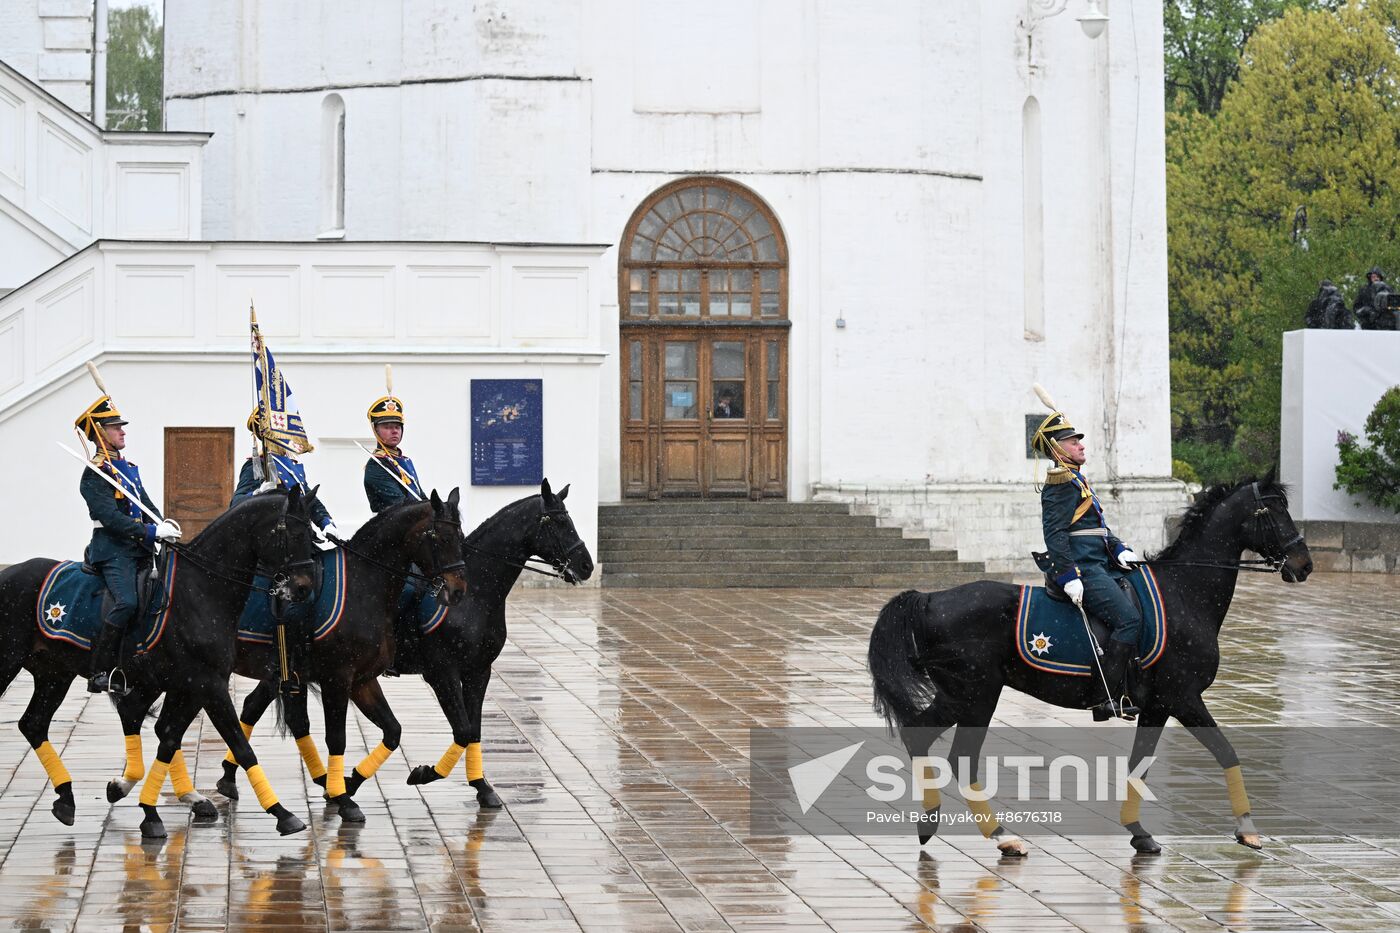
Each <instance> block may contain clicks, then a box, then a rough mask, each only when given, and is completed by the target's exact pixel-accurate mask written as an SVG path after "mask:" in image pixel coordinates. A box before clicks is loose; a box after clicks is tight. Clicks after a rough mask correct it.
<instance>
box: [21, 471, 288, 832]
mask: <svg viewBox="0 0 1400 933" xmlns="http://www.w3.org/2000/svg"><path fill="white" fill-rule="evenodd" d="M314 552H315V551H314V545H313V543H312V540H311V532H310V526H309V524H308V518H307V509H306V505H305V502H304V501H303V500H302V498H301V497H300V495H298V494H297V493H296V492H293V493H291V494H290V495H287V494H283V493H273V494H270V495H265V496H257V497H254V498H252V499H249V500H248V501H247V502H244V503H241V504H240V505H239V506H237V507H236V508H233V509H231V510H229V511H228V512H226V513H224V514H223V515H221V516H219V517H218V518H217V519H215V520H214V521H213V522H211V523H210V524H209V527H207V528H206V529H204V531H202V532H201V533H200V534H199V535H198V536H196V537H195V538H194V540H193V541H191V542H190V543H189V544H187V545H180V546H178V547H177V548H176V553H175V555H174V556H173V557H171V558H170V560H171V561H172V562H173V567H174V570H173V571H172V572H173V575H174V576H173V583H172V584H171V585H170V589H169V597H168V598H169V605H168V609H167V610H165V611H164V612H163V618H164V622H163V627H162V628H161V629H160V630H159V633H158V635H157V636H156V638H155V640H154V642H153V643H152V644H151V645H150V647H149V648H147V649H145V650H143V651H139V652H137V653H136V654H134V655H132V656H129V657H127V658H125V659H124V661H123V665H122V666H123V668H124V669H125V670H126V671H127V673H128V675H129V677H130V678H131V681H132V683H133V684H134V685H136V686H137V687H138V688H147V689H149V688H155V689H157V692H166V693H168V694H169V698H168V699H167V701H166V703H165V706H164V708H163V709H162V711H161V714H160V717H159V719H158V720H157V721H156V727H155V729H156V735H157V737H158V738H159V739H160V747H159V749H158V751H157V753H156V762H155V764H154V765H153V766H152V768H151V771H150V774H149V775H148V776H147V779H146V784H145V786H144V787H143V788H142V791H141V809H142V811H143V813H144V819H143V820H142V822H141V834H142V835H143V836H145V837H147V838H160V837H163V836H164V835H165V827H164V825H163V824H162V822H161V819H160V815H159V813H158V812H157V810H156V801H157V800H158V799H159V797H160V792H161V788H162V787H163V786H164V783H165V778H166V776H167V774H169V773H171V772H172V771H174V772H176V775H177V781H176V784H177V786H176V791H177V793H179V794H180V795H181V796H182V797H183V796H185V795H186V794H187V793H191V792H193V784H192V783H189V780H188V772H187V770H186V769H185V768H184V760H183V757H184V756H183V755H182V754H181V753H180V740H181V739H182V738H183V737H184V734H185V730H186V729H187V728H188V727H189V724H190V722H191V721H192V720H193V719H194V717H195V716H196V715H198V713H199V711H200V710H201V709H202V710H204V711H205V712H206V713H208V715H209V719H210V722H211V723H213V725H214V728H216V729H218V730H219V734H220V736H222V737H223V739H224V741H225V742H228V743H229V745H230V747H232V748H233V749H234V754H235V756H236V757H237V760H238V764H239V765H240V766H241V767H243V768H244V769H245V770H246V771H247V772H248V777H249V780H251V781H252V783H253V786H254V787H255V788H257V789H258V802H259V803H260V804H262V806H263V808H264V809H265V810H266V811H267V812H268V813H270V814H272V815H273V816H274V817H275V818H276V819H277V829H278V831H279V832H281V833H282V834H283V835H286V834H287V833H294V832H299V831H301V830H303V829H305V828H306V826H305V824H303V823H302V821H301V820H299V819H298V818H297V817H296V816H295V815H293V814H292V813H291V811H289V810H288V809H287V808H286V807H284V806H282V804H280V803H279V802H278V800H277V795H276V794H275V793H274V792H273V790H272V788H271V786H270V785H269V784H268V782H267V778H266V777H265V776H264V775H263V773H262V768H261V767H260V766H259V765H258V759H257V756H256V755H254V754H253V749H252V747H251V746H250V745H249V744H248V742H247V740H246V739H245V738H244V737H243V733H242V731H241V730H240V729H239V728H238V717H237V715H236V714H235V712H234V709H233V701H232V700H231V699H230V698H229V693H228V678H229V674H230V673H231V672H232V670H233V660H234V651H235V647H234V646H235V641H236V633H237V625H238V617H239V614H240V613H241V612H242V609H243V604H244V603H246V602H247V601H248V593H249V590H250V587H251V586H252V585H253V576H254V571H255V569H256V568H257V567H258V566H266V567H271V568H279V569H280V572H279V574H278V578H277V582H276V585H277V587H278V588H279V590H280V592H282V593H283V595H284V596H286V597H287V598H289V599H292V600H294V601H295V600H302V599H305V598H306V597H307V596H308V595H309V594H310V592H311V588H312V585H313V583H314V579H313V576H312V565H311V560H310V557H311V555H312V554H314ZM58 563H59V562H58V561H55V560H50V559H47V558H34V559H31V560H27V561H25V562H24V563H21V564H16V565H15V566H13V567H9V568H7V569H6V570H4V571H2V572H0V690H3V689H4V688H5V687H8V686H9V685H10V683H11V681H13V680H14V678H15V676H16V675H17V674H18V673H19V671H20V669H21V668H24V669H26V670H28V671H29V672H30V673H31V674H32V675H33V677H34V694H33V696H32V697H31V698H30V700H29V706H28V708H27V709H26V710H25V712H24V715H23V716H22V717H21V718H20V721H19V728H20V732H22V733H23V734H24V737H25V738H26V739H27V740H28V741H29V744H30V746H31V747H33V748H34V749H35V751H36V753H37V754H38V755H39V758H40V761H41V762H42V763H43V764H44V768H45V770H46V771H47V772H48V776H49V780H50V782H51V783H52V784H53V785H54V791H55V793H56V794H57V795H58V799H57V800H56V801H55V802H54V804H53V813H54V816H56V817H58V819H59V820H60V821H61V822H63V823H65V824H67V825H70V826H71V825H72V824H73V819H74V815H75V807H74V803H73V785H72V777H71V776H70V775H69V774H68V770H67V769H66V768H65V767H64V766H63V762H62V761H61V760H60V759H59V757H58V755H57V753H56V752H54V751H53V748H52V746H50V745H49V742H48V728H49V723H50V721H51V720H52V719H53V715H54V712H55V711H56V710H57V709H58V707H59V705H60V704H61V703H62V702H63V698H64V697H65V696H66V695H67V694H68V687H69V685H70V684H71V683H72V680H73V678H74V677H86V676H87V674H88V670H89V667H90V659H89V652H88V649H86V648H83V647H81V646H79V645H76V644H71V643H69V642H66V641H60V640H56V639H50V638H47V637H45V636H44V635H43V634H41V632H40V630H39V626H38V624H37V622H36V615H35V613H36V603H37V600H38V597H39V592H40V589H41V588H42V586H43V584H44V581H45V579H46V578H47V577H48V576H49V573H50V571H51V570H53V568H54V567H55V566H56V565H57V564H58ZM143 621H144V620H143ZM139 624H141V622H136V623H133V625H139ZM143 712H144V710H143ZM134 739H135V747H136V760H137V762H138V764H139V762H140V760H141V759H140V742H141V736H140V731H139V725H138V729H137V732H136V735H135V736H134ZM131 748H132V739H131V738H130V737H129V738H128V740H127V749H128V753H130V750H131ZM128 759H130V754H128ZM127 773H128V774H130V767H129V765H128V772H127ZM181 775H183V777H181ZM140 776H141V775H140V774H137V775H136V777H135V778H133V779H132V781H131V784H133V785H134V784H135V781H136V780H137V779H139V778H140ZM182 784H183V785H185V786H183V787H182V786H181V785H182ZM128 789H129V788H128ZM109 797H110V793H109ZM205 807H207V808H208V809H204V810H202V812H198V813H197V815H199V816H201V817H204V818H208V817H209V816H211V815H212V816H213V817H215V818H217V813H214V812H212V805H209V804H208V802H207V801H205Z"/></svg>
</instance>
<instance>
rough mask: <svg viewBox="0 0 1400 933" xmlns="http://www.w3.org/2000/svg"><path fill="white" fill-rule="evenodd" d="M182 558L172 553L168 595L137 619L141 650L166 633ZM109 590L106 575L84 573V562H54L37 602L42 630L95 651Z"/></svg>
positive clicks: (165, 582) (166, 587) (163, 586)
mask: <svg viewBox="0 0 1400 933" xmlns="http://www.w3.org/2000/svg"><path fill="white" fill-rule="evenodd" d="M178 561H179V555H171V559H170V567H169V571H168V572H167V574H166V577H165V580H163V581H162V583H161V589H162V590H164V597H163V598H158V599H153V600H152V602H153V606H152V609H150V610H148V611H147V612H146V613H145V615H143V616H142V618H141V620H140V621H139V622H138V623H136V624H137V626H138V631H137V640H136V651H137V653H140V652H143V651H150V650H151V649H152V648H153V647H155V645H156V643H157V642H159V641H160V638H161V636H162V635H163V634H165V623H166V622H167V621H168V620H169V618H170V594H171V593H173V592H174V591H175V569H176V565H177V563H178ZM106 593H107V588H106V587H105V586H104V585H103V583H102V578H101V577H99V576H94V575H93V574H90V573H83V566H82V564H81V563H79V562H78V561H75V560H61V561H59V562H58V563H57V564H54V566H53V569H51V570H50V571H49V574H48V576H46V577H45V578H44V583H43V585H42V586H41V587H39V599H38V601H37V603H36V605H35V611H34V615H35V621H36V622H37V623H38V625H39V632H40V634H42V635H43V636H44V637H45V638H51V639H53V640H54V641H63V642H67V643H68V644H70V645H76V646H77V647H79V648H82V649H84V650H87V651H91V650H92V641H93V639H94V638H96V637H97V632H98V630H99V629H100V628H101V626H102V598H103V596H105V595H106ZM152 610H153V611H152Z"/></svg>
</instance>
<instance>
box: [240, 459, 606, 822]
mask: <svg viewBox="0 0 1400 933" xmlns="http://www.w3.org/2000/svg"><path fill="white" fill-rule="evenodd" d="M568 494H569V487H568V486H565V487H564V488H563V489H561V490H560V491H559V494H558V495H557V496H556V495H555V494H554V493H553V491H552V490H551V489H550V486H549V480H547V479H546V480H544V481H543V482H542V483H541V484H540V494H539V495H538V496H527V497H526V498H524V499H520V500H518V501H516V502H512V503H511V504H510V505H508V506H506V507H505V508H503V509H501V510H500V511H499V512H497V513H496V514H495V515H493V516H492V517H491V518H489V519H487V520H486V521H485V522H482V524H481V525H480V526H479V527H478V528H477V529H476V530H475V531H473V532H472V533H471V535H470V536H469V537H468V538H467V539H466V541H465V542H464V543H463V550H464V554H465V560H466V576H467V579H469V580H470V581H471V585H470V588H469V591H468V593H467V597H466V599H464V600H462V601H461V602H460V603H458V604H455V605H453V607H452V608H451V609H450V610H449V611H448V614H447V617H446V619H444V620H443V622H442V623H441V624H440V625H439V626H438V627H437V628H435V629H433V631H432V632H430V633H429V634H427V635H422V636H420V635H417V634H416V633H414V632H412V631H408V632H402V631H401V632H400V635H402V636H403V637H402V638H401V639H398V640H397V641H396V642H391V643H390V647H391V650H392V649H393V648H394V647H397V648H398V653H397V657H396V658H395V660H394V666H395V669H396V670H397V671H399V672H400V673H409V674H412V673H421V674H422V675H423V679H424V680H426V681H427V682H428V685H429V686H430V687H432V688H433V692H434V693H435V694H436V695H437V698H438V703H439V704H440V705H441V706H442V711H443V714H444V715H446V716H447V721H448V723H449V724H450V725H451V727H452V743H453V744H452V746H451V747H450V748H449V749H448V751H447V752H446V753H445V754H444V755H443V757H442V759H441V760H440V761H439V762H438V764H437V765H436V766H432V765H420V766H419V767H417V768H414V769H413V772H412V773H411V774H410V776H409V779H408V783H410V784H427V783H429V782H431V781H436V780H438V779H440V778H443V777H446V776H447V775H449V774H451V772H452V769H453V767H454V766H455V765H456V763H457V760H458V759H459V758H461V757H462V756H463V754H465V755H466V759H467V761H466V768H467V779H468V781H469V782H470V783H471V785H472V786H473V787H474V788H475V789H476V792H477V801H478V802H479V803H480V805H481V806H483V807H486V808H488V809H492V808H498V807H500V806H501V805H502V804H501V798H500V797H499V796H497V794H496V792H495V790H494V789H493V788H492V787H491V785H490V783H489V782H488V781H487V780H486V777H485V774H484V773H483V772H482V764H481V706H482V703H483V701H484V700H485V698H486V684H487V681H489V680H490V678H491V665H492V664H493V663H495V660H496V658H497V656H499V655H500V653H501V648H502V647H504V646H505V642H506V611H505V605H506V596H508V595H509V594H510V591H511V588H512V587H513V586H514V585H515V581H516V580H517V579H519V577H520V574H521V572H522V571H523V570H524V569H525V567H526V561H528V560H529V559H530V558H531V557H540V558H542V559H544V560H545V561H547V562H548V563H549V564H551V565H552V566H553V567H554V569H555V571H556V572H557V573H558V574H559V576H561V577H562V578H563V579H564V580H566V581H567V582H569V583H571V584H572V583H577V582H579V581H581V580H587V579H588V578H589V576H591V575H592V573H593V558H592V557H591V556H590V555H589V553H588V548H587V546H586V545H584V543H583V541H582V540H580V539H579V536H578V532H577V531H576V530H575V528H574V522H573V519H572V518H570V516H569V512H568V510H567V509H566V508H565V507H564V499H565V498H566V497H567V496H568ZM410 624H411V623H410ZM378 689H379V687H378V684H377V683H374V684H373V690H372V691H371V690H370V689H369V686H368V685H366V687H365V689H363V690H361V691H357V692H355V693H354V694H353V695H352V699H353V700H354V702H355V705H356V706H357V707H358V708H359V709H360V711H361V712H363V713H364V714H365V715H366V716H368V717H369V718H370V720H371V721H373V722H375V723H376V724H378V723H379V719H378V718H376V717H378V716H380V713H379V712H378V705H377V704H376V703H375V702H374V699H375V697H376V696H377V697H378V698H379V700H381V701H382V698H383V694H382V693H379V692H378ZM275 697H276V684H275V683H273V682H272V681H269V680H264V681H263V682H262V683H260V684H258V686H257V688H255V689H254V690H253V691H252V692H251V693H249V694H248V698H247V700H246V701H245V702H244V704H243V723H244V725H245V728H247V729H249V730H251V728H252V726H253V724H255V723H256V722H257V721H258V719H259V718H261V717H262V715H263V713H264V712H265V711H266V710H267V708H268V706H270V705H271V704H272V701H273V700H274V699H275ZM288 722H289V724H290V725H291V727H292V731H293V735H294V736H295V737H296V740H297V745H298V747H300V748H301V749H302V751H303V755H304V756H307V747H308V744H309V743H310V744H311V749H312V752H311V754H312V755H314V743H312V740H311V739H310V738H309V733H310V726H309V723H307V722H306V721H304V720H297V721H295V722H294V721H292V719H291V717H290V716H289V718H288ZM381 728H382V726H381ZM392 737H393V741H394V743H395V745H396V746H397V743H398V738H399V734H398V729H397V723H395V724H394V731H393V735H392ZM385 741H386V744H387V742H388V739H387V738H386V740H385ZM306 761H307V764H308V767H309V768H311V769H312V779H313V780H316V781H317V783H322V782H321V781H320V780H319V779H318V778H317V775H316V772H315V759H314V758H313V757H309V756H307V757H306ZM362 766H363V765H357V766H356V767H355V769H354V770H353V771H351V773H350V774H349V775H348V776H347V777H346V779H345V789H346V793H347V794H349V795H352V796H353V795H354V793H355V791H357V790H358V789H359V788H360V785H361V784H363V783H364V782H365V780H366V779H368V778H369V777H370V775H371V773H372V772H370V773H366V771H367V770H368V769H365V770H362ZM225 768H226V769H227V770H228V773H227V774H226V775H225V777H224V779H223V780H221V781H220V782H219V789H220V792H221V793H224V794H227V793H228V791H229V790H230V789H232V785H233V780H234V779H233V773H234V772H233V769H232V768H230V767H229V766H228V764H227V763H226V764H225ZM234 792H235V793H236V792H237V791H236V790H235V791H234Z"/></svg>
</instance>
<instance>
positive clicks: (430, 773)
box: [408, 765, 442, 784]
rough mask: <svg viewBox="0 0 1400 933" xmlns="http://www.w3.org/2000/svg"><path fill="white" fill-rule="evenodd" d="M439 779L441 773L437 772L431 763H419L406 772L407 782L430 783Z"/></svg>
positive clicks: (440, 778)
mask: <svg viewBox="0 0 1400 933" xmlns="http://www.w3.org/2000/svg"><path fill="white" fill-rule="evenodd" d="M440 780H442V775H441V774H438V773H437V769H436V768H434V767H433V766H432V765H419V766H418V767H416V768H414V769H413V770H412V771H410V772H408V783H409V784H431V783H433V782H434V781H440Z"/></svg>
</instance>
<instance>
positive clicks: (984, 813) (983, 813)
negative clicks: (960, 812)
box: [967, 784, 1001, 838]
mask: <svg viewBox="0 0 1400 933" xmlns="http://www.w3.org/2000/svg"><path fill="white" fill-rule="evenodd" d="M969 789H970V790H973V791H975V792H976V793H978V794H981V793H982V785H981V784H972V785H969ZM967 808H968V809H969V810H971V811H972V815H973V817H974V818H975V819H976V820H977V828H978V829H979V830H980V831H981V832H982V836H983V838H988V837H990V836H991V835H992V833H994V832H996V831H997V830H998V829H1000V828H1001V824H1000V823H998V822H997V820H996V817H995V816H993V815H992V802H991V801H990V800H978V799H976V798H975V797H970V798H968V801H967Z"/></svg>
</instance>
